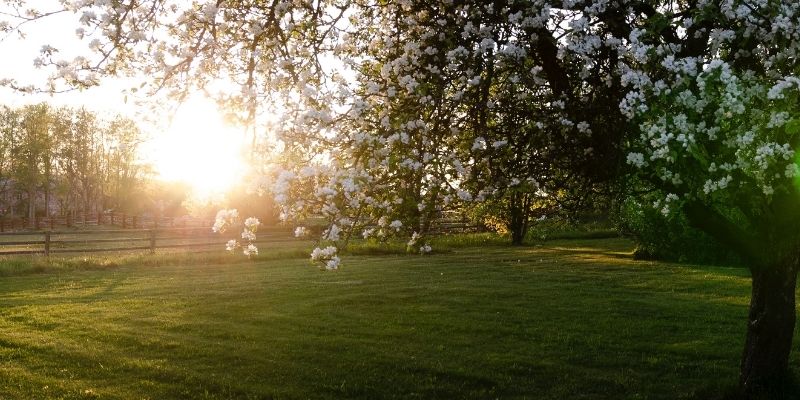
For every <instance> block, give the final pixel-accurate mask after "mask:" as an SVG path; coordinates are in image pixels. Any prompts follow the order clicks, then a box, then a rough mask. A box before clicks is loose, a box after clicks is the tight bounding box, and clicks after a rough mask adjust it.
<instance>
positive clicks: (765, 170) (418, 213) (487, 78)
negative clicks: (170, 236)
mask: <svg viewBox="0 0 800 400" xmlns="http://www.w3.org/2000/svg"><path fill="white" fill-rule="evenodd" d="M5 3H7V4H9V5H11V6H12V8H13V9H16V10H18V11H17V12H16V17H14V18H11V20H9V21H8V22H5V23H2V24H0V29H4V30H7V31H10V30H14V29H17V28H19V27H21V26H23V27H24V24H26V23H27V22H29V21H33V20H36V19H39V18H41V17H42V16H45V15H48V14H50V13H53V12H58V11H56V10H40V11H36V10H28V8H26V7H23V5H24V4H25V1H23V0H6V2H5ZM62 3H63V4H64V5H65V11H63V12H74V13H76V15H77V17H78V19H79V22H80V24H81V25H82V26H81V27H80V28H78V31H77V34H78V35H80V36H81V37H84V38H85V40H86V42H87V44H88V45H89V48H90V49H91V50H92V53H91V54H88V55H86V56H81V57H79V58H76V59H73V60H61V59H58V58H57V56H58V54H59V53H58V51H57V49H54V48H52V47H49V46H45V47H43V48H42V57H40V58H39V59H38V60H37V62H36V63H37V65H39V66H42V67H50V68H52V70H53V79H52V80H51V83H50V85H49V87H48V88H46V89H49V90H57V89H58V88H59V87H60V86H59V85H63V84H64V83H66V84H67V85H84V86H86V85H93V84H96V83H97V79H96V77H97V75H98V74H99V75H107V74H130V75H133V76H141V75H142V74H144V76H146V77H147V81H148V82H149V83H150V86H149V87H150V88H151V90H155V91H162V92H163V91H167V92H168V93H170V94H171V95H172V96H174V97H177V98H181V97H183V96H184V95H185V93H186V92H187V91H188V90H191V89H196V88H202V89H204V90H206V91H208V92H210V93H211V94H213V95H215V96H216V97H217V99H218V100H219V101H220V102H221V103H224V104H225V105H227V106H228V107H231V108H232V109H234V110H237V111H238V115H239V116H240V117H241V119H242V120H243V121H244V122H246V123H248V124H250V125H251V126H254V127H258V126H261V125H259V124H260V122H261V121H260V120H259V116H260V115H263V113H265V112H270V111H276V110H281V111H282V112H283V114H284V115H285V117H284V119H283V120H282V121H281V122H280V123H278V124H277V125H276V130H277V132H278V136H279V138H280V139H281V143H282V144H281V148H280V150H282V151H283V152H284V154H287V155H290V157H289V156H287V160H288V159H291V161H292V162H291V163H290V164H287V165H282V166H280V168H273V169H271V170H270V172H269V173H268V176H269V177H270V179H268V180H267V181H266V182H269V184H268V185H267V186H269V190H270V191H271V192H272V194H273V195H274V196H275V197H276V200H277V201H278V202H280V203H281V204H283V210H284V213H285V216H286V217H287V218H288V219H291V218H293V217H296V216H302V215H308V214H310V213H314V214H321V215H324V216H325V217H326V218H327V220H328V225H327V227H326V228H325V229H324V232H323V234H322V235H323V238H324V239H325V240H326V241H328V242H331V243H333V244H336V243H338V242H340V241H345V242H346V241H347V239H348V238H349V237H351V236H352V235H354V234H359V235H362V236H371V235H388V234H400V233H402V234H404V235H411V238H412V242H413V244H414V245H415V246H416V245H417V241H419V240H420V233H421V229H420V228H421V227H422V226H424V220H425V218H426V216H428V218H429V216H430V215H432V214H430V213H433V212H435V211H436V210H437V209H438V208H440V207H442V206H443V205H445V204H448V203H451V202H458V201H462V202H468V201H475V200H480V199H481V198H485V197H486V196H490V195H492V194H493V193H494V194H496V193H498V190H497V189H503V188H509V187H513V186H514V184H515V183H516V182H517V180H518V181H520V182H523V181H528V180H529V179H531V180H533V181H535V182H537V183H541V182H540V181H548V182H551V183H553V184H555V185H556V186H557V185H568V186H570V185H572V184H574V183H576V182H582V181H588V182H597V181H603V180H607V179H609V178H612V177H614V176H615V175H616V174H617V173H618V169H617V168H616V166H617V165H619V164H621V163H618V162H617V161H618V160H620V159H625V160H627V163H628V165H629V167H630V168H632V169H634V170H635V171H637V173H639V175H640V176H641V178H642V179H643V180H645V181H646V182H648V183H649V184H650V185H651V186H652V188H653V189H654V190H657V191H659V192H660V193H662V197H663V199H662V200H660V201H658V202H657V203H656V204H654V206H656V207H658V208H659V209H660V210H661V211H662V212H663V213H664V214H667V215H668V214H670V213H673V212H684V213H685V214H686V215H687V216H688V218H689V219H690V220H691V221H692V222H693V224H695V225H696V226H697V227H699V228H701V229H702V230H704V231H705V232H707V233H709V234H710V235H712V236H714V237H715V238H717V239H718V240H719V241H721V242H722V243H724V244H726V245H727V246H728V247H729V248H730V250H731V251H735V252H738V253H740V254H741V256H742V257H743V258H744V259H745V260H747V261H748V262H749V263H750V269H751V272H752V276H753V292H752V293H753V294H752V300H751V306H750V315H749V319H748V324H747V339H746V344H745V351H744V353H743V357H742V364H741V374H740V384H741V387H742V389H743V390H745V391H746V392H750V393H752V392H757V391H758V390H761V389H762V388H764V387H765V386H767V385H768V384H769V382H770V381H771V380H772V379H773V378H775V377H777V376H780V375H782V374H784V373H785V372H786V371H787V368H788V360H789V352H790V349H791V342H792V334H793V331H794V326H795V314H796V311H795V286H796V277H797V271H798V266H799V265H800V237H798V236H799V234H800V232H798V230H797V228H796V227H797V226H798V223H799V222H800V192H798V188H797V186H796V185H795V183H794V178H795V175H796V172H797V170H796V168H797V167H796V163H795V150H796V148H797V147H798V146H800V141H799V140H798V133H800V119H798V112H797V93H798V83H799V82H800V81H799V80H798V78H797V77H796V76H795V74H797V69H798V67H797V61H796V59H797V54H798V52H799V51H800V39H799V38H800V31H799V29H800V21H799V19H800V5H797V4H793V3H790V2H781V1H774V0H717V1H710V0H688V1H669V0H664V1H638V0H618V1H608V0H563V1H548V0H533V1H514V0H508V1H498V2H453V1H449V0H442V1H440V2H429V1H413V0H398V1H388V2H370V1H356V0H352V1H348V0H327V1H322V0H321V1H299V0H298V1H275V2H271V3H266V2H263V1H254V0H253V1H248V0H240V1H236V2H233V1H224V0H217V1H197V0H195V1H191V2H188V1H173V0H151V1H147V2H145V1H133V0H130V1H109V0H93V1H90V0H64V1H62ZM23 10H26V11H23ZM11 14H12V15H14V14H15V13H14V12H12V13H11ZM220 82H223V83H220ZM4 83H5V84H6V85H8V86H12V87H16V88H19V89H21V90H35V88H34V87H31V86H29V85H27V84H25V83H22V82H16V81H13V80H6V81H4ZM503 148H514V149H516V150H515V151H502V150H499V149H503ZM495 150H497V151H495ZM520 152H521V153H522V155H524V156H525V158H526V159H530V160H535V161H536V162H532V163H518V164H515V163H514V162H513V161H514V160H515V158H514V157H517V156H519V155H520ZM545 154H546V156H543V155H545ZM551 164H554V165H557V167H558V168H559V170H562V171H569V172H570V174H568V176H569V177H570V179H562V180H553V179H551V178H552V177H553V176H555V175H554V174H553V173H552V169H550V165H551ZM509 166H514V167H513V168H508V167H509ZM481 171H483V172H485V173H488V174H490V176H494V177H497V178H496V179H475V178H476V175H477V174H478V173H479V172H481ZM491 174H493V175H491ZM484 178H485V177H484ZM553 188H555V187H553ZM550 190H553V189H550ZM499 192H502V190H500V191H499ZM225 215H226V216H227V215H230V213H225ZM252 231H253V230H252V229H249V230H248V232H250V233H247V234H245V236H246V238H245V239H247V238H251V237H252V236H251V234H253V232H252ZM305 231H306V229H302V228H301V229H298V233H300V234H302V233H304V232H305ZM246 248H247V249H249V252H250V253H252V251H253V250H252V249H250V248H249V247H246ZM421 248H422V249H429V247H427V246H426V245H422V246H421ZM312 257H313V259H314V260H315V261H319V262H320V263H321V264H320V265H322V266H324V267H325V268H328V269H335V268H337V267H338V265H339V261H340V260H339V258H338V256H337V247H336V246H334V245H331V246H324V247H323V246H321V247H319V248H317V249H316V250H314V252H313V253H312Z"/></svg>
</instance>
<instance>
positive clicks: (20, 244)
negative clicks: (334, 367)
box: [0, 220, 483, 256]
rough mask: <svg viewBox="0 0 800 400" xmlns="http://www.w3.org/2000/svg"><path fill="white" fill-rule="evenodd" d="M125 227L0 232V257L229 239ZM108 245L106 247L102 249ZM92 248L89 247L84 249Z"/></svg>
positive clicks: (281, 238) (452, 225)
mask: <svg viewBox="0 0 800 400" xmlns="http://www.w3.org/2000/svg"><path fill="white" fill-rule="evenodd" d="M155 226H156V227H152V228H141V227H139V228H126V229H104V230H96V229H86V230H44V231H41V230H37V231H16V232H2V233H0V256H3V255H24V254H42V255H45V256H49V255H51V254H58V253H96V252H114V251H135V250H136V251H138V250H149V251H150V252H153V253H154V252H155V251H156V250H157V249H176V248H196V247H210V246H218V247H222V246H224V245H225V242H227V240H228V239H231V238H232V237H227V236H224V235H221V234H217V233H213V232H212V231H211V228H210V227H208V226H205V227H204V226H192V227H182V228H163V227H157V226H158V225H155ZM482 230H483V227H481V226H477V225H473V224H470V223H468V222H466V221H452V220H440V221H437V222H436V223H434V224H432V225H431V228H430V231H429V232H428V234H432V235H445V234H453V233H470V232H480V231H482ZM297 240H298V239H296V238H294V235H293V231H292V229H291V228H289V227H273V226H270V227H261V228H260V229H259V230H258V240H256V241H255V242H254V243H256V244H265V243H281V242H290V241H297ZM104 244H107V245H108V246H103V245H104ZM87 246H92V247H87Z"/></svg>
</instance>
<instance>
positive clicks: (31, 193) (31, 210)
mask: <svg viewBox="0 0 800 400" xmlns="http://www.w3.org/2000/svg"><path fill="white" fill-rule="evenodd" d="M35 219H36V191H35V190H30V189H28V225H30V227H34V226H35V224H36V223H35V222H34V220H35Z"/></svg>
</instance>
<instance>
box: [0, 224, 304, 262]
mask: <svg viewBox="0 0 800 400" xmlns="http://www.w3.org/2000/svg"><path fill="white" fill-rule="evenodd" d="M228 239H229V238H228V237H226V236H223V235H220V234H216V233H213V232H212V231H211V228H207V227H205V228H203V227H191V228H159V229H125V230H76V231H35V232H5V233H0V256H3V255H20V254H42V255H45V256H49V255H51V254H59V253H95V252H113V251H132V250H149V251H150V252H155V251H156V250H157V249H169V248H192V247H209V246H217V247H218V248H222V247H223V246H225V243H226V242H227V240H228ZM294 240H297V239H295V238H294V237H293V235H292V232H291V231H290V230H288V229H287V228H283V227H274V228H261V229H259V231H258V240H257V241H256V242H255V243H275V242H282V241H294ZM87 246H90V247H87Z"/></svg>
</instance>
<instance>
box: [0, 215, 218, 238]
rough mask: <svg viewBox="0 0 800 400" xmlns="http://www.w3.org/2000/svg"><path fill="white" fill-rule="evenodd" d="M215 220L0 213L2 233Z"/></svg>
mask: <svg viewBox="0 0 800 400" xmlns="http://www.w3.org/2000/svg"><path fill="white" fill-rule="evenodd" d="M213 223H214V221H212V220H205V219H197V218H185V217H181V218H173V217H162V218H153V217H151V216H140V215H130V214H125V213H113V212H110V213H100V214H83V213H81V214H77V215H75V216H70V215H67V216H53V217H36V218H34V219H29V218H27V217H15V218H8V217H2V216H0V233H3V232H15V231H20V230H37V231H38V230H40V229H49V230H51V231H52V230H55V229H56V228H74V227H88V226H109V227H120V228H122V229H144V228H151V229H157V228H159V227H170V228H174V227H181V228H185V227H209V228H210V227H211V226H212V225H213Z"/></svg>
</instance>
